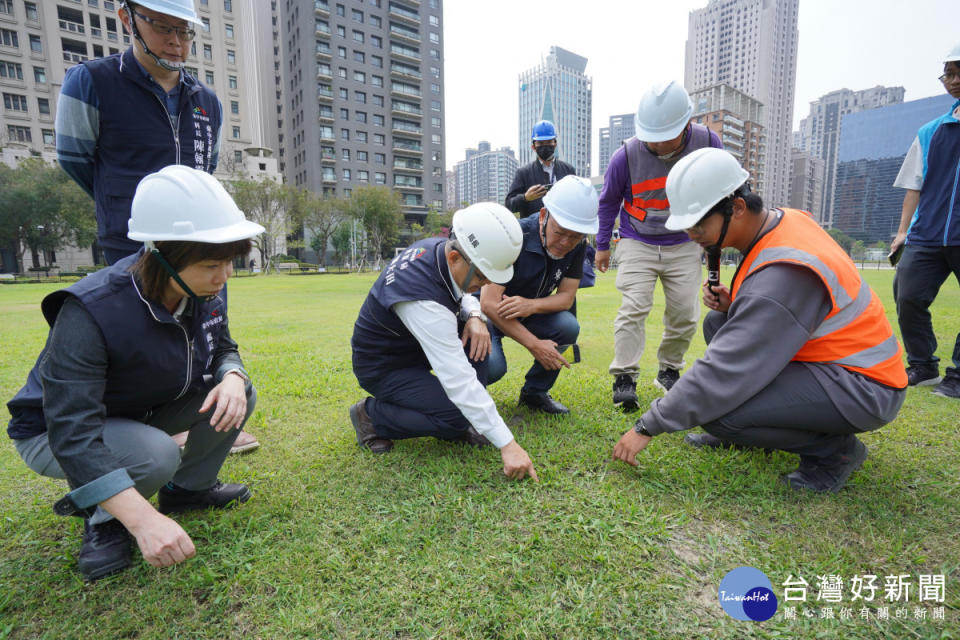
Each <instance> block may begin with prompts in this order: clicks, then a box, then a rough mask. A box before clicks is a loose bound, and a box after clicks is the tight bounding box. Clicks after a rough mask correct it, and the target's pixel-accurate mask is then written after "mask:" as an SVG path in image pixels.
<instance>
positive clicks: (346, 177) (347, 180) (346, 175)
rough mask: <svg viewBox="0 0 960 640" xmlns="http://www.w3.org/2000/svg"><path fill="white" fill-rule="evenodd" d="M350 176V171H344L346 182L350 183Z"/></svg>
mask: <svg viewBox="0 0 960 640" xmlns="http://www.w3.org/2000/svg"><path fill="white" fill-rule="evenodd" d="M350 175H351V174H350V169H344V170H343V181H344V182H350Z"/></svg>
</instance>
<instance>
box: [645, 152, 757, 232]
mask: <svg viewBox="0 0 960 640" xmlns="http://www.w3.org/2000/svg"><path fill="white" fill-rule="evenodd" d="M749 177H750V174H749V173H747V172H746V171H745V170H744V169H743V167H741V166H740V164H739V163H738V162H737V159H736V158H734V157H733V156H732V155H730V153H728V152H726V151H724V150H723V149H716V148H714V147H707V148H705V149H697V150H696V151H694V152H692V153H690V154H689V155H686V156H684V157H683V158H680V160H679V161H678V162H677V164H675V165H673V168H672V169H671V170H670V173H669V174H668V175H667V200H669V201H670V217H669V218H667V221H666V223H665V225H664V226H666V227H667V229H670V230H671V231H683V230H684V229H689V228H690V227H692V226H693V225H695V224H697V223H698V222H700V219H701V218H703V216H705V215H706V214H707V212H708V211H710V210H711V209H712V208H713V206H714V205H715V204H717V203H718V202H720V201H721V200H723V199H724V198H726V197H727V196H729V195H731V194H732V193H733V192H734V191H736V190H737V188H738V187H740V185H742V184H743V183H744V182H746V181H747V178H749Z"/></svg>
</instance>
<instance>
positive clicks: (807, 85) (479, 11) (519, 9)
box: [444, 0, 960, 173]
mask: <svg viewBox="0 0 960 640" xmlns="http://www.w3.org/2000/svg"><path fill="white" fill-rule="evenodd" d="M706 5H707V0H586V1H584V0H552V1H551V2H538V1H532V0H482V1H480V2H476V1H474V0H446V2H444V54H445V69H444V71H445V85H446V86H445V92H446V95H445V98H446V105H445V110H446V120H447V121H446V125H445V126H446V161H445V163H446V166H447V168H448V169H450V168H452V167H453V165H454V163H456V162H459V161H460V160H463V158H464V151H465V150H466V149H467V148H468V147H476V146H477V143H478V142H479V141H480V140H487V141H489V142H490V144H491V145H492V146H493V147H494V148H499V147H504V146H509V147H511V148H513V149H514V151H515V152H516V150H517V106H518V105H517V91H518V76H519V74H520V73H521V72H522V71H524V70H526V69H529V68H531V67H533V66H535V65H537V64H539V63H540V61H541V59H542V58H543V57H544V56H546V55H547V54H548V53H549V51H550V47H551V46H552V45H556V46H559V47H563V48H564V49H567V50H569V51H572V52H574V53H576V54H579V55H581V56H584V57H586V58H587V68H586V74H587V75H588V76H590V77H591V78H592V79H593V123H592V126H591V131H592V135H593V149H592V158H593V171H594V173H596V172H597V170H598V167H599V164H598V162H597V152H598V142H597V132H598V131H599V129H600V127H606V126H607V125H608V120H609V117H610V116H611V115H617V114H621V113H629V112H632V111H634V110H635V109H636V106H637V102H638V100H639V98H640V95H641V94H642V93H643V91H644V89H646V87H647V86H648V85H649V84H651V83H652V82H655V81H656V80H658V79H661V78H676V79H677V80H679V81H681V82H682V81H683V66H684V50H685V49H684V48H685V44H686V39H687V22H688V16H689V12H690V11H691V10H692V9H698V8H701V7H705V6H706ZM957 7H958V3H957V1H956V0H870V1H868V0H800V9H799V13H800V15H799V24H798V28H799V32H800V39H799V46H798V58H797V86H796V103H795V105H794V113H793V120H794V129H796V128H797V124H798V123H799V122H800V119H801V118H803V117H805V116H806V115H807V113H808V111H809V108H810V107H809V103H810V101H811V100H816V99H817V98H819V97H820V96H822V95H824V94H826V93H829V92H830V91H833V90H835V89H841V88H844V87H846V88H848V89H853V90H859V89H866V88H869V87H873V86H876V85H885V86H903V87H905V88H906V96H905V97H904V99H905V100H916V99H918V98H924V97H927V96H932V95H938V94H940V93H942V92H943V87H942V85H941V84H940V82H939V81H938V80H937V76H939V75H940V74H941V73H942V72H943V65H942V63H941V62H940V61H941V60H942V59H943V57H944V55H945V54H946V53H947V51H949V50H950V49H951V47H952V46H953V45H954V44H955V43H957V42H960V22H958V20H960V12H958V11H957ZM559 134H560V146H561V150H562V147H563V132H562V131H560V132H559ZM561 156H562V151H561Z"/></svg>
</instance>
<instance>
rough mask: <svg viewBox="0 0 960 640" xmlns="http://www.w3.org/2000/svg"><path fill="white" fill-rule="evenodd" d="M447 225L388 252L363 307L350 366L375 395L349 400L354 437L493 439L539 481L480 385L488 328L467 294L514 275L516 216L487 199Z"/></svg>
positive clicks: (363, 441)
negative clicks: (441, 233) (448, 230)
mask: <svg viewBox="0 0 960 640" xmlns="http://www.w3.org/2000/svg"><path fill="white" fill-rule="evenodd" d="M453 232H454V236H455V239H454V238H451V239H450V240H447V239H446V238H428V239H426V240H421V241H419V242H417V243H415V244H413V245H411V246H410V247H409V248H408V249H407V250H406V251H404V252H403V253H401V254H400V255H398V256H397V257H396V258H394V259H393V261H392V262H391V263H390V265H389V266H388V267H387V268H386V269H385V270H384V271H383V273H381V274H380V277H379V278H377V281H376V282H375V283H374V285H373V287H372V288H371V289H370V294H369V295H368V296H367V299H366V301H365V302H364V303H363V307H362V308H361V309H360V316H359V317H358V318H357V322H356V324H355V326H354V330H353V338H352V340H351V345H352V347H353V372H354V374H356V376H357V381H358V382H359V383H360V386H361V387H363V388H364V389H365V390H366V391H368V392H369V393H370V394H371V395H372V396H373V397H371V398H365V399H363V400H361V401H359V402H358V403H356V404H355V405H353V406H352V407H350V421H351V422H352V423H353V428H354V430H355V431H356V433H357V443H358V444H359V445H360V446H361V447H365V448H367V449H369V450H370V451H372V452H373V453H386V452H387V451H389V450H390V449H391V448H393V441H394V440H400V439H404V438H419V437H424V436H432V437H434V438H439V439H441V440H457V441H463V442H467V443H469V444H473V445H479V446H482V445H485V444H488V442H489V443H493V444H494V445H495V446H496V447H498V448H499V449H500V456H501V457H502V458H503V473H504V474H505V475H506V476H507V477H509V478H513V479H520V478H523V477H525V476H527V475H529V476H530V477H531V478H533V479H534V480H536V481H539V480H538V479H537V472H536V471H535V470H534V468H533V462H532V461H531V460H530V457H529V456H528V455H527V452H526V451H524V450H523V448H521V447H520V445H519V444H517V441H516V440H514V439H513V434H511V433H510V429H509V428H508V427H507V425H506V423H504V421H503V418H501V417H500V414H498V413H497V407H496V406H495V405H494V403H493V399H492V398H491V397H490V394H488V393H487V391H486V389H485V388H484V386H485V383H486V378H487V358H488V357H489V355H490V333H489V331H488V330H487V325H486V320H485V319H484V318H483V315H482V314H481V312H480V303H479V301H478V300H477V299H476V298H475V297H474V296H471V295H469V294H470V293H474V292H476V291H479V289H480V287H482V286H483V285H484V284H487V283H489V282H497V283H503V282H507V281H509V280H510V278H511V277H512V276H513V263H514V261H515V260H516V259H517V255H518V254H519V253H520V245H521V242H522V239H523V233H522V232H521V230H520V223H519V222H517V219H516V218H515V217H514V216H513V215H512V214H511V213H510V212H509V211H507V210H506V209H505V208H504V207H502V206H500V205H498V204H493V203H489V202H484V203H479V204H475V205H473V206H470V207H467V208H466V209H461V210H460V211H457V212H456V213H455V214H454V215H453ZM468 353H469V360H468ZM471 361H472V362H471ZM431 370H433V373H431ZM434 374H435V375H434Z"/></svg>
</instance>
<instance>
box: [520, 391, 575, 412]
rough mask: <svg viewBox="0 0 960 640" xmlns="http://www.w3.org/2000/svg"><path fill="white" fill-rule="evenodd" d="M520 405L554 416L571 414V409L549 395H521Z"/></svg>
mask: <svg viewBox="0 0 960 640" xmlns="http://www.w3.org/2000/svg"><path fill="white" fill-rule="evenodd" d="M520 404H521V405H523V406H525V407H527V408H530V409H533V410H535V411H542V412H543V413H549V414H552V415H561V414H566V413H570V409H567V408H566V407H565V406H563V405H562V404H560V403H559V402H557V401H556V400H554V399H553V398H551V397H550V394H549V393H521V394H520Z"/></svg>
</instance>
